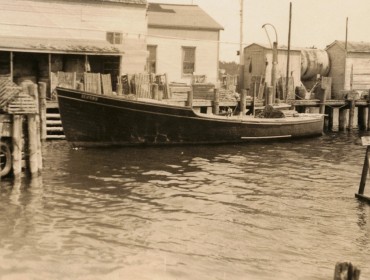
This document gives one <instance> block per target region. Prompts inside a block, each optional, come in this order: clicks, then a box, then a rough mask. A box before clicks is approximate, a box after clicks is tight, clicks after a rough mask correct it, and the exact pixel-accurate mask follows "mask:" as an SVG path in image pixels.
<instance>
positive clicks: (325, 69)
mask: <svg viewBox="0 0 370 280" xmlns="http://www.w3.org/2000/svg"><path fill="white" fill-rule="evenodd" d="M329 70H330V61H329V55H328V53H327V52H326V51H325V50H318V49H303V50H301V79H302V80H303V81H304V80H310V79H312V78H314V77H316V76H317V75H320V76H326V75H327V74H328V73H329Z"/></svg>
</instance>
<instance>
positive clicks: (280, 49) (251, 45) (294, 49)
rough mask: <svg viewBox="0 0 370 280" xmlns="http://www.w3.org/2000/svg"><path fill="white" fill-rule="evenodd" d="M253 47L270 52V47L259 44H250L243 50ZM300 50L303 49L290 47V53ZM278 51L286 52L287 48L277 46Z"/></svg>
mask: <svg viewBox="0 0 370 280" xmlns="http://www.w3.org/2000/svg"><path fill="white" fill-rule="evenodd" d="M253 46H258V47H260V48H263V49H266V50H271V46H270V45H267V44H260V43H252V44H250V45H248V46H246V47H245V48H244V49H248V48H250V47H253ZM302 49H304V48H296V47H291V48H290V51H293V52H296V51H299V52H300V51H301V50H302ZM278 50H279V51H288V47H287V46H284V45H279V46H278Z"/></svg>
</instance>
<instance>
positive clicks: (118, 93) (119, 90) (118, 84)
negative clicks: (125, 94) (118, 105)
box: [116, 83, 123, 96]
mask: <svg viewBox="0 0 370 280" xmlns="http://www.w3.org/2000/svg"><path fill="white" fill-rule="evenodd" d="M122 88H123V87H122V84H121V83H117V88H116V91H117V95H118V96H120V95H122Z"/></svg>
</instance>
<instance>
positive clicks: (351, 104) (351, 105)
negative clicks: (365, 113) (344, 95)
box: [348, 99, 356, 131]
mask: <svg viewBox="0 0 370 280" xmlns="http://www.w3.org/2000/svg"><path fill="white" fill-rule="evenodd" d="M355 109H356V100H354V99H351V100H349V118H348V130H349V131H352V130H353V120H354V118H355Z"/></svg>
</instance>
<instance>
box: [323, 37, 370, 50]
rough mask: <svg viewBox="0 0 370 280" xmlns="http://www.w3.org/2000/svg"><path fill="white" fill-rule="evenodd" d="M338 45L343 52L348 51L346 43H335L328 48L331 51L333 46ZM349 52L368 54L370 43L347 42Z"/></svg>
mask: <svg viewBox="0 0 370 280" xmlns="http://www.w3.org/2000/svg"><path fill="white" fill-rule="evenodd" d="M334 45H337V46H339V47H340V48H341V49H342V50H345V49H346V42H345V41H338V40H336V41H334V42H333V43H331V44H330V45H329V46H327V47H326V50H327V49H330V48H331V47H332V46H334ZM347 51H348V52H357V53H368V52H370V43H368V42H347Z"/></svg>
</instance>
